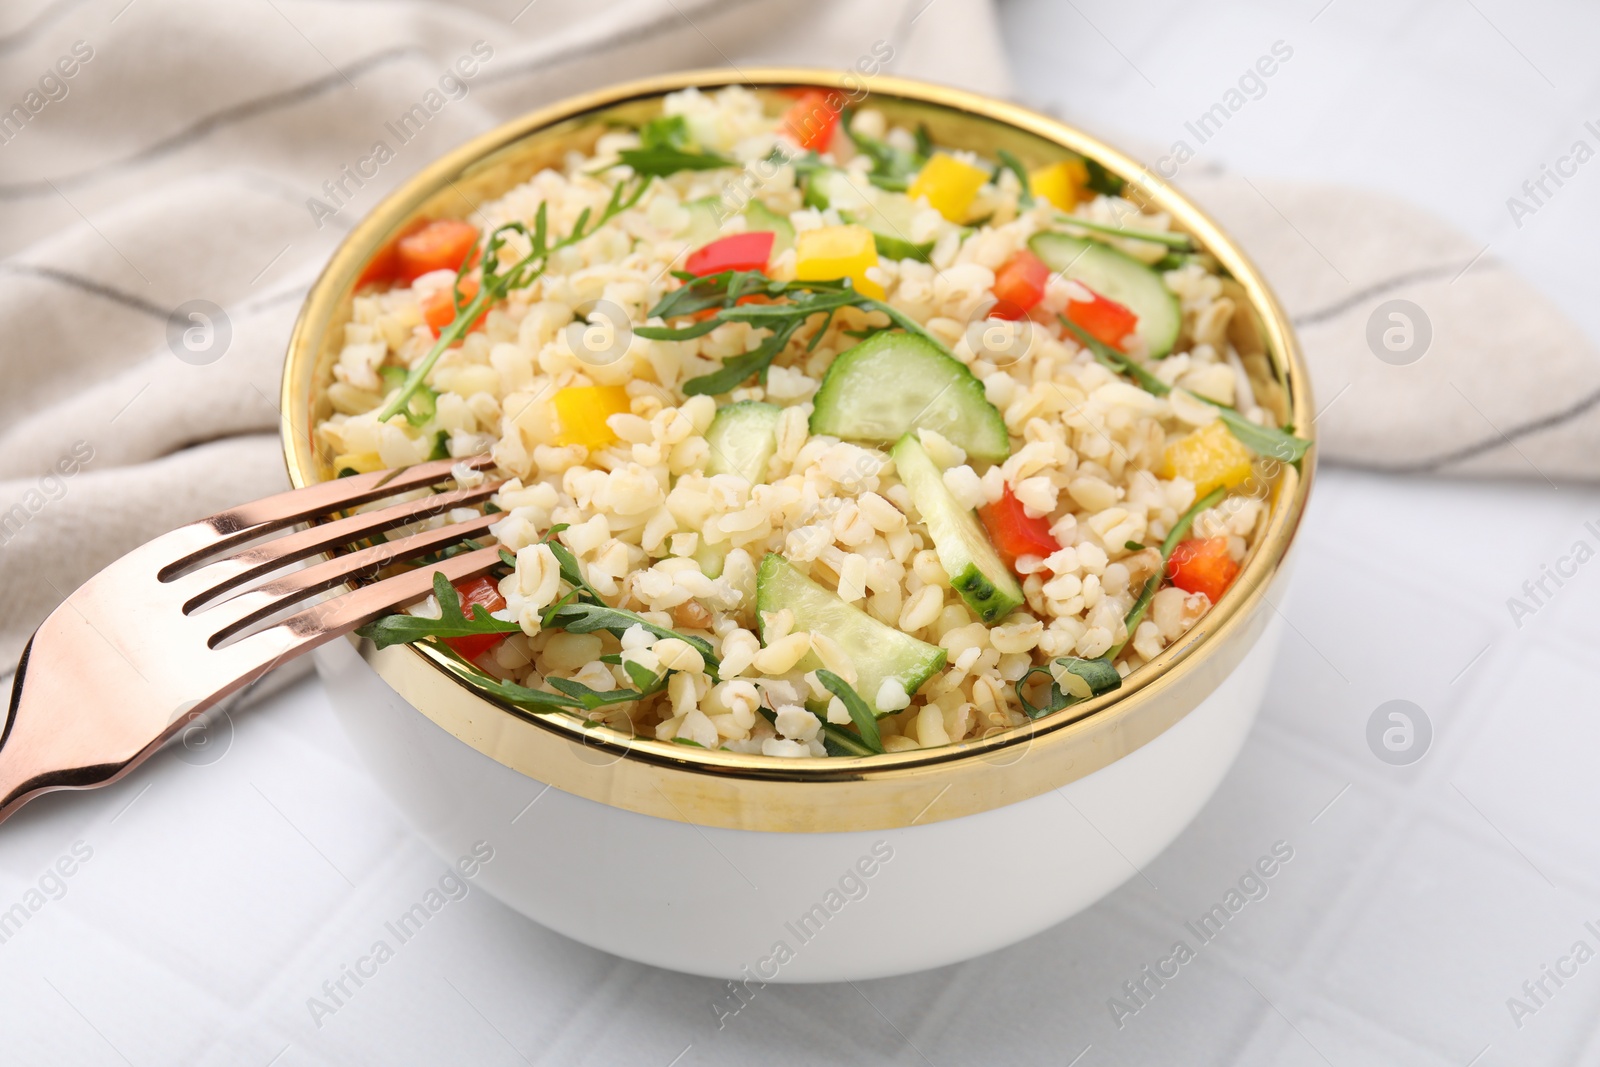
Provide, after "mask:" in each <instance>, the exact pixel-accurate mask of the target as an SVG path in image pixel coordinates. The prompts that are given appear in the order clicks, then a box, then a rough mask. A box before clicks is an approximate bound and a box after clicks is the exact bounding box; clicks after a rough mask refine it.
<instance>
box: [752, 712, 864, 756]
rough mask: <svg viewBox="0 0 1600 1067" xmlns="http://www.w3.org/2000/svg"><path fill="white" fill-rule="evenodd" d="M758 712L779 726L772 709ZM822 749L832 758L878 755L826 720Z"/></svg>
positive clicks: (857, 739)
mask: <svg viewBox="0 0 1600 1067" xmlns="http://www.w3.org/2000/svg"><path fill="white" fill-rule="evenodd" d="M756 710H757V711H759V712H760V713H761V717H762V718H764V719H766V720H767V721H768V722H770V723H772V724H773V725H774V726H776V725H777V723H778V716H777V713H776V712H774V711H773V710H772V709H771V708H768V707H765V706H762V707H757V708H756ZM822 747H823V748H824V749H826V750H827V753H828V755H830V756H875V755H877V753H876V752H873V751H872V749H870V748H868V747H867V746H866V744H865V743H863V742H862V740H861V738H859V737H857V736H856V735H855V734H853V733H851V732H850V731H849V730H845V729H841V728H840V727H838V726H835V725H833V724H832V723H831V722H828V721H827V720H826V719H824V720H823V721H822Z"/></svg>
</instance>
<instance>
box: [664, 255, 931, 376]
mask: <svg viewBox="0 0 1600 1067" xmlns="http://www.w3.org/2000/svg"><path fill="white" fill-rule="evenodd" d="M679 278H680V279H681V280H683V282H684V284H683V285H682V286H680V287H679V288H677V289H674V290H672V291H671V292H669V293H668V294H667V295H666V296H664V297H662V298H661V301H660V302H659V303H658V304H656V306H655V307H653V308H651V309H650V317H651V318H661V319H673V318H679V317H682V316H684V315H694V314H698V313H700V312H704V311H707V310H710V309H712V308H715V309H716V314H714V315H713V316H711V317H710V318H707V319H705V320H703V321H700V322H696V323H694V324H693V325H692V326H683V327H671V326H640V327H636V328H635V329H634V331H633V332H634V334H635V335H636V336H638V337H643V338H646V339H648V340H653V341H688V340H691V339H693V338H696V337H703V336H704V335H706V334H708V333H710V332H711V331H712V330H714V329H716V328H717V327H718V326H721V325H722V324H723V323H725V322H745V323H749V324H750V325H752V326H760V327H763V328H765V329H767V330H769V331H771V332H770V333H769V334H768V335H767V336H766V337H765V338H763V339H762V340H761V341H760V342H759V343H758V344H757V345H756V347H755V348H752V349H751V350H750V351H748V352H746V353H744V354H743V355H740V356H734V357H733V358H731V359H728V360H726V361H724V362H723V365H722V369H721V370H718V371H713V372H712V373H710V374H705V375H701V376H700V377H698V378H691V379H689V380H688V381H687V382H685V383H684V385H683V391H684V392H685V393H686V394H688V395H689V396H698V395H706V396H717V395H720V394H722V393H726V392H728V391H730V390H732V389H734V388H736V387H737V386H738V385H739V384H740V383H742V382H744V381H745V380H746V379H748V378H749V377H750V376H751V375H752V374H756V375H760V377H761V380H762V381H763V382H764V381H766V374H767V368H768V367H770V366H771V365H772V361H773V360H774V359H776V358H777V357H778V355H779V354H780V353H781V352H782V351H783V350H784V348H785V347H786V346H787V345H788V343H789V340H790V338H792V337H793V336H794V335H795V333H796V332H797V331H798V330H799V329H800V327H801V326H803V325H804V324H805V322H806V320H807V319H809V318H810V317H811V316H812V315H815V314H818V313H822V314H823V315H825V316H827V317H826V318H824V320H823V322H822V325H821V327H820V328H819V329H818V330H817V332H816V333H814V334H813V335H812V336H811V340H810V342H809V344H808V348H813V347H815V346H816V344H817V342H818V341H820V340H821V338H822V335H823V334H824V333H825V332H827V329H828V324H829V322H831V321H832V316H833V314H834V312H836V311H838V309H839V308H842V307H858V308H861V309H863V310H866V311H881V312H882V313H883V314H884V315H886V316H887V317H888V319H889V321H890V323H892V324H893V325H895V326H898V327H900V328H901V329H903V330H905V331H906V332H907V333H914V334H917V335H918V336H920V337H923V338H926V339H927V340H928V341H931V342H932V343H933V344H934V345H936V346H937V347H938V349H939V351H941V352H947V353H948V351H949V350H948V349H947V348H945V346H944V344H943V343H942V342H940V341H939V340H938V338H936V337H934V336H933V335H932V334H931V333H929V332H928V331H927V330H925V329H923V327H922V325H921V324H920V323H918V322H917V321H916V320H915V319H912V318H911V317H909V316H908V315H906V314H905V313H904V312H902V311H900V310H898V309H896V308H894V307H891V306H890V305H888V304H886V303H884V302H883V301H881V300H876V299H874V298H872V297H870V296H863V295H862V294H861V293H860V292H858V291H857V290H856V289H855V288H854V287H853V286H852V285H851V284H850V282H849V280H848V279H842V280H838V281H832V280H829V281H793V282H780V281H774V280H772V279H771V278H768V277H767V276H766V275H765V274H762V273H761V272H760V271H723V272H722V273H720V274H708V275H706V276H705V277H703V278H695V277H694V276H692V275H682V274H680V275H679ZM753 294H755V295H761V296H765V297H767V298H769V299H772V300H776V299H777V298H783V301H782V302H774V303H767V304H740V303H739V299H740V298H741V297H745V296H750V295H753Z"/></svg>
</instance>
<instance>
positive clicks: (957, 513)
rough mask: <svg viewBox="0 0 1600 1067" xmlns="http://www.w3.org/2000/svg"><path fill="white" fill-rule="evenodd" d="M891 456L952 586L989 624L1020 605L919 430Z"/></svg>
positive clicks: (1006, 571) (1018, 590)
mask: <svg viewBox="0 0 1600 1067" xmlns="http://www.w3.org/2000/svg"><path fill="white" fill-rule="evenodd" d="M889 454H890V455H892V456H894V469H895V472H896V473H898V474H899V475H900V481H901V483H902V484H903V485H904V486H905V487H906V490H907V492H909V493H910V494H911V502H912V503H913V504H915V505H916V506H917V513H918V514H919V515H920V516H921V517H922V524H923V525H924V526H926V527H927V528H928V536H929V537H931V538H933V548H934V551H935V552H937V553H938V554H939V565H940V566H942V567H943V568H944V571H945V573H946V574H948V575H949V576H950V587H951V588H952V589H954V590H955V591H956V592H958V593H960V594H961V599H962V600H965V601H966V602H967V606H968V607H969V608H971V609H972V610H973V611H975V612H977V614H978V618H980V619H982V620H983V621H984V622H985V623H987V624H990V625H993V624H994V623H997V622H999V621H1000V620H1001V619H1003V618H1005V617H1006V616H1007V615H1008V614H1010V612H1011V609H1013V608H1015V607H1017V606H1018V605H1019V604H1021V603H1022V600H1023V596H1022V586H1020V585H1018V584H1017V579H1016V578H1015V577H1013V576H1012V574H1011V568H1009V567H1007V566H1006V565H1005V563H1004V562H1003V561H1002V560H1001V559H1000V554H999V553H998V552H996V551H995V550H994V545H993V544H991V543H990V542H989V536H988V534H986V533H984V531H983V527H982V526H981V525H980V524H979V523H978V518H977V516H976V515H974V514H973V513H972V512H971V511H969V510H968V509H966V508H964V507H962V506H961V505H960V504H959V503H957V502H956V498H955V497H953V496H951V495H950V490H948V489H946V488H945V486H944V474H943V472H941V471H940V470H939V465H938V464H936V463H935V462H934V461H933V460H932V458H931V457H929V455H928V453H927V451H926V450H925V449H924V448H923V447H922V442H921V441H918V440H917V437H916V435H915V434H909V433H908V434H906V435H905V436H904V437H902V438H900V440H898V441H896V442H895V446H894V448H892V449H890V451H889Z"/></svg>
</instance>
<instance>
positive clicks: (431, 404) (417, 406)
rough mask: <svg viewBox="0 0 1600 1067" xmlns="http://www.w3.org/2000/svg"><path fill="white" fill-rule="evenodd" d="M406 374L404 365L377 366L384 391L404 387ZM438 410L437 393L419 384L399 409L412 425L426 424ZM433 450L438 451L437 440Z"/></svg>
mask: <svg viewBox="0 0 1600 1067" xmlns="http://www.w3.org/2000/svg"><path fill="white" fill-rule="evenodd" d="M408 374H409V372H408V371H407V370H406V369H405V368H404V367H379V368H378V377H379V378H380V379H381V380H382V381H383V389H384V392H386V393H387V392H392V391H394V390H396V389H402V388H404V387H405V384H406V377H407V375H408ZM438 410H439V394H438V393H437V392H435V391H434V390H432V389H430V388H428V387H427V386H426V385H419V386H418V387H417V388H416V389H415V390H414V391H413V392H412V394H411V398H410V400H408V401H407V402H406V406H405V407H403V408H401V409H400V414H402V415H404V416H405V417H406V422H408V423H410V424H411V425H412V426H426V425H427V424H428V420H429V419H431V418H433V416H434V415H435V414H436V413H437V412H438ZM441 432H443V431H441ZM445 440H446V441H447V442H448V441H449V435H448V434H446V435H445ZM434 451H436V452H437V451H438V444H437V442H435V445H434ZM445 455H449V450H448V449H446V451H445ZM428 458H429V459H443V458H444V457H443V456H429V457H428Z"/></svg>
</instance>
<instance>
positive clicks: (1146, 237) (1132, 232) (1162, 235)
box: [1056, 213, 1194, 252]
mask: <svg viewBox="0 0 1600 1067" xmlns="http://www.w3.org/2000/svg"><path fill="white" fill-rule="evenodd" d="M1056 222H1058V223H1060V224H1061V225H1063V226H1076V227H1078V228H1079V229H1082V230H1088V231H1090V232H1091V233H1101V234H1105V235H1106V236H1107V237H1121V238H1125V239H1127V240H1130V241H1148V242H1150V243H1151V244H1158V245H1166V246H1167V247H1168V248H1171V249H1174V250H1175V251H1179V252H1189V251H1193V250H1194V239H1193V238H1192V237H1190V236H1189V235H1188V234H1186V233H1169V232H1163V231H1161V230H1141V229H1135V228H1132V227H1127V226H1110V225H1107V224H1106V223H1104V222H1090V221H1089V220H1088V219H1083V218H1079V217H1078V216H1077V215H1068V214H1065V213H1057V215H1056Z"/></svg>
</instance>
